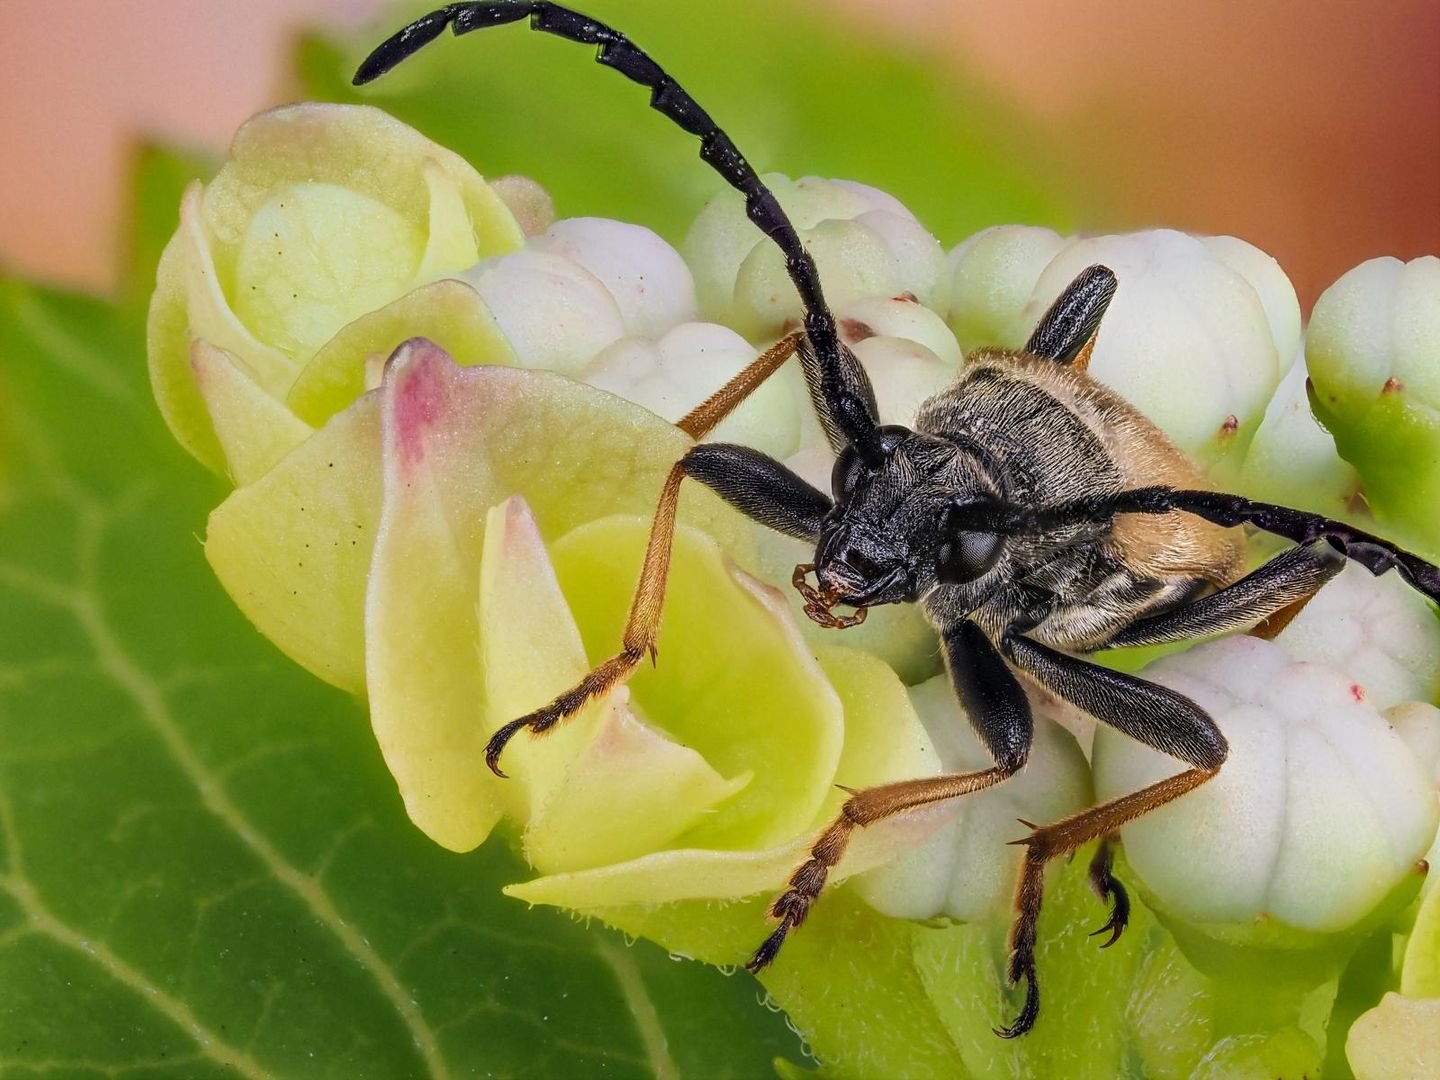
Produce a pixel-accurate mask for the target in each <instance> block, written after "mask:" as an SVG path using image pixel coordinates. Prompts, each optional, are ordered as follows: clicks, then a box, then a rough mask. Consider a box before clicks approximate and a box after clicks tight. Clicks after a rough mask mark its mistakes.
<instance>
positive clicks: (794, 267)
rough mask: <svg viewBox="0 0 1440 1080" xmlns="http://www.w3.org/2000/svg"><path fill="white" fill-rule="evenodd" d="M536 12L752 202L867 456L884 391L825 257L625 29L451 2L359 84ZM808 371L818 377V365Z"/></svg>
mask: <svg viewBox="0 0 1440 1080" xmlns="http://www.w3.org/2000/svg"><path fill="white" fill-rule="evenodd" d="M527 15H528V16H529V17H530V29H532V30H538V31H541V32H543V33H546V34H554V35H556V36H557V37H562V38H566V39H568V40H570V41H576V42H579V43H580V44H582V45H596V46H599V51H598V52H597V54H596V56H595V60H596V62H597V63H599V64H603V65H604V66H606V67H610V68H614V69H615V70H616V71H618V72H620V74H622V75H624V76H625V77H626V78H628V79H631V80H633V81H634V82H637V83H639V84H640V85H642V86H647V87H649V88H650V107H651V108H653V109H655V110H656V111H657V112H659V113H661V114H662V115H664V116H666V117H668V118H669V119H671V120H673V121H674V122H675V123H676V124H678V125H679V126H680V127H681V128H683V129H684V130H686V131H688V132H689V133H690V134H691V135H695V136H697V137H699V139H700V157H701V159H702V160H704V161H705V162H706V163H707V164H708V165H709V166H710V167H711V168H712V169H714V170H715V171H716V172H717V173H719V174H720V175H721V177H723V178H724V180H725V182H726V183H728V184H729V185H730V186H731V187H733V188H735V189H736V190H737V191H739V192H740V193H741V194H742V195H744V196H745V213H746V215H747V216H748V217H749V218H750V220H751V221H753V222H754V223H755V224H756V225H757V226H758V227H759V228H760V229H761V231H762V232H764V233H765V235H767V236H768V237H770V239H771V240H773V241H774V242H775V244H776V245H777V246H778V247H779V248H780V251H781V252H782V253H783V254H784V256H785V269H786V271H787V272H788V273H789V275H790V280H791V281H793V282H794V283H795V289H796V291H797V292H798V293H799V294H800V300H801V303H803V304H804V306H805V332H806V334H807V335H809V338H810V344H811V346H812V347H813V349H814V353H815V360H816V364H815V366H816V368H818V371H817V372H816V373H815V375H816V378H815V380H814V381H815V383H816V386H815V389H816V390H818V391H819V393H818V395H813V396H818V397H819V398H820V399H821V400H823V402H824V404H825V407H826V410H827V411H828V413H829V419H831V420H832V421H833V427H834V429H835V430H836V432H837V433H838V434H839V435H841V436H843V438H844V439H845V441H846V442H848V443H849V444H850V445H852V446H854V447H856V449H857V450H859V451H861V453H865V452H866V451H867V450H869V448H870V444H871V442H872V441H873V437H874V432H875V427H876V423H877V421H876V414H875V395H874V391H873V390H872V388H871V386H870V380H869V379H868V377H867V376H866V375H865V370H864V369H863V368H862V367H861V366H860V364H859V362H858V361H856V360H855V359H854V357H853V355H852V354H850V353H849V352H848V351H845V350H843V349H842V348H841V346H840V341H839V338H838V337H837V335H836V332H835V316H834V315H833V314H831V311H830V308H829V306H828V305H827V304H826V303H825V294H824V292H823V291H822V289H821V287H820V276H819V274H818V273H817V272H816V270H815V260H814V259H813V258H811V256H810V253H809V252H808V251H806V250H805V247H804V245H802V244H801V243H800V236H799V234H798V233H797V232H796V231H795V226H794V225H793V224H791V222H790V219H789V217H788V216H786V214H785V211H784V210H782V209H781V208H780V203H779V201H778V200H777V199H776V198H775V194H774V193H773V192H772V191H771V190H770V189H769V188H768V187H766V186H765V183H764V182H763V181H762V180H761V179H760V177H759V176H758V175H757V174H756V172H755V170H754V169H753V168H752V167H751V165H750V163H749V162H748V161H746V160H745V157H744V155H742V154H741V153H740V151H739V150H737V149H736V147H735V144H734V143H733V142H731V141H730V137H729V136H728V135H726V134H725V132H723V131H721V130H720V127H719V125H717V124H716V123H715V121H714V120H712V119H711V118H710V114H709V113H707V112H706V111H705V110H704V109H702V108H701V107H700V106H699V105H697V104H696V103H695V99H694V98H692V97H691V96H690V95H689V94H688V93H686V91H685V90H684V89H683V88H682V87H681V86H680V84H679V83H677V82H676V81H675V80H674V79H673V78H671V77H670V76H669V75H668V74H667V73H666V72H665V70H664V69H663V68H661V66H660V65H659V64H657V63H656V62H655V61H654V60H652V59H651V58H650V56H649V54H648V53H646V52H645V51H644V50H643V49H641V48H639V47H638V46H637V45H635V44H634V43H633V42H631V41H630V39H629V38H627V37H626V36H625V35H624V34H622V33H621V32H620V31H618V30H615V29H613V28H612V27H610V26H607V25H605V24H604V23H602V22H600V21H598V20H596V19H592V18H590V17H589V16H588V15H582V14H580V13H579V12H576V11H572V10H570V9H569V8H565V7H561V6H560V5H559V4H553V3H549V2H548V0H489V2H480V3H467V4H450V5H448V6H447V7H443V8H440V9H439V10H438V11H432V12H431V13H430V14H428V15H425V16H423V17H421V18H419V19H416V20H415V21H414V22H412V23H411V24H410V25H409V26H407V27H405V28H404V29H403V30H401V31H400V32H399V33H397V34H395V35H393V36H392V37H390V38H389V39H388V40H386V41H385V42H383V43H382V44H381V45H380V46H379V47H378V48H376V49H375V51H374V52H372V53H371V54H370V55H369V56H368V57H366V58H365V62H364V63H362V64H361V65H360V68H359V70H358V71H356V73H355V79H354V83H355V85H356V86H361V85H364V84H365V83H368V82H370V81H371V80H372V79H377V78H379V77H380V76H381V75H383V74H385V73H386V72H387V71H389V70H390V69H391V68H393V67H395V66H396V65H397V64H399V63H400V62H401V61H402V60H405V59H406V58H407V57H410V56H413V55H414V54H415V53H416V52H418V51H419V50H420V49H422V48H424V47H425V46H426V45H428V44H429V43H430V42H432V41H434V40H435V39H436V38H437V37H439V36H440V35H441V34H442V33H443V32H444V30H445V28H446V27H447V26H449V27H451V28H452V29H453V31H454V33H455V35H456V36H457V37H458V36H459V35H461V34H467V33H469V32H470V31H472V30H484V29H486V28H488V27H491V26H501V25H504V24H505V23H512V22H518V21H519V20H520V19H523V18H524V17H525V16H527ZM802 359H803V357H802ZM806 366H807V377H809V376H810V375H811V372H810V371H809V370H808V368H809V366H810V365H808V364H807V365H806ZM824 419H825V417H824V416H823V415H822V420H824ZM828 426H829V425H827V427H828Z"/></svg>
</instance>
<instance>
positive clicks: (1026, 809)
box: [856, 675, 1091, 922]
mask: <svg viewBox="0 0 1440 1080" xmlns="http://www.w3.org/2000/svg"><path fill="white" fill-rule="evenodd" d="M910 700H911V702H913V703H914V705H915V711H916V712H917V713H919V715H920V719H921V721H922V722H923V723H924V724H925V730H926V731H927V732H929V734H930V738H931V741H932V742H934V744H935V749H936V752H937V753H938V754H939V755H940V766H941V769H942V770H943V771H944V772H957V773H958V772H976V771H979V770H981V769H988V768H990V767H991V766H993V765H994V764H995V762H994V759H993V758H992V757H991V756H990V754H989V752H988V751H987V750H986V749H985V746H984V744H983V743H982V742H981V741H980V738H979V736H978V735H976V734H975V730H974V728H973V727H972V726H971V724H970V721H969V718H968V717H966V715H965V712H964V710H963V709H962V708H961V707H960V704H959V702H958V701H956V700H955V690H954V688H953V687H952V686H951V684H950V678H949V676H947V675H937V676H935V678H933V679H930V680H929V681H927V682H924V683H921V684H920V685H919V686H915V687H911V689H910ZM1032 704H1033V705H1035V706H1036V713H1037V715H1036V719H1037V721H1038V722H1037V723H1036V725H1035V742H1034V745H1033V747H1032V748H1031V751H1030V759H1029V760H1028V761H1027V762H1026V764H1025V768H1024V769H1022V770H1021V771H1020V772H1019V773H1018V774H1016V775H1015V776H1013V777H1011V778H1010V779H1009V780H1007V781H1005V782H1004V783H1003V784H1000V785H999V786H997V787H994V788H990V789H989V790H986V791H981V792H977V793H975V794H973V795H967V796H965V797H964V798H962V799H956V800H954V806H953V808H952V812H951V814H950V816H949V820H948V821H947V822H946V823H945V824H944V825H942V826H941V827H940V829H939V830H937V831H936V833H935V835H934V836H933V837H931V838H930V839H929V840H927V841H926V842H925V843H924V844H922V845H921V846H920V847H918V848H916V849H915V850H914V851H911V852H909V853H908V854H906V855H903V856H901V857H900V858H898V859H896V860H895V861H894V862H891V863H887V864H886V865H885V866H882V867H879V868H878V869H875V870H872V871H870V872H869V873H867V874H864V875H862V876H861V877H860V878H859V879H858V880H857V881H856V889H857V890H858V891H859V893H860V895H861V896H862V897H864V899H865V900H866V902H868V903H869V904H870V905H871V906H872V907H874V908H875V909H876V910H878V911H880V912H881V913H882V914H885V915H893V916H895V917H896V918H902V919H931V918H935V917H936V916H945V917H947V918H951V919H957V920H961V921H965V922H982V921H985V920H989V919H1001V918H1004V917H1005V915H1006V914H1007V913H1008V912H1009V911H1010V910H1011V907H1012V901H1013V897H1014V893H1015V878H1016V876H1017V875H1018V873H1019V869H1020V859H1021V857H1022V855H1023V851H1022V849H1021V848H1019V847H1017V846H1014V845H1013V844H1011V841H1013V840H1019V839H1022V838H1023V837H1024V835H1025V834H1026V832H1027V831H1028V830H1027V829H1026V828H1025V826H1024V825H1021V824H1020V823H1019V822H1020V821H1037V822H1043V821H1058V820H1059V819H1060V818H1063V817H1065V816H1067V815H1069V814H1072V813H1074V812H1075V811H1077V810H1081V809H1084V807H1086V806H1087V805H1089V804H1090V802H1091V789H1090V766H1089V763H1088V762H1086V760H1085V755H1084V753H1083V752H1081V750H1080V747H1079V745H1078V744H1077V743H1076V741H1075V738H1074V736H1072V735H1071V734H1070V733H1069V732H1068V731H1066V730H1065V729H1064V728H1063V727H1061V726H1060V725H1058V724H1055V723H1052V722H1050V719H1049V717H1048V716H1047V714H1046V710H1047V708H1048V706H1047V704H1046V703H1045V701H1044V700H1042V699H1041V698H1040V697H1039V696H1038V695H1036V696H1034V697H1033V698H1032Z"/></svg>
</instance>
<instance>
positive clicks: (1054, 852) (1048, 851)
mask: <svg viewBox="0 0 1440 1080" xmlns="http://www.w3.org/2000/svg"><path fill="white" fill-rule="evenodd" d="M1219 771H1220V770H1219V768H1218V767H1217V768H1213V769H1187V770H1186V771H1185V772H1182V773H1178V774H1176V775H1175V776H1170V777H1167V778H1166V779H1164V780H1161V781H1160V782H1159V783H1156V784H1151V785H1150V786H1149V787H1146V788H1141V789H1140V790H1139V791H1135V792H1131V793H1130V794H1129V795H1122V796H1121V797H1120V798H1118V799H1112V800H1111V801H1110V802H1107V803H1101V804H1100V805H1099V806H1092V807H1091V808H1090V809H1088V810H1082V811H1080V812H1079V813H1078V814H1072V815H1070V816H1069V817H1067V818H1062V819H1061V820H1060V821H1057V822H1054V823H1053V824H1050V825H1046V826H1043V827H1042V828H1038V829H1036V830H1035V831H1034V832H1032V833H1031V834H1030V835H1029V836H1027V837H1025V839H1023V840H1015V841H1013V843H1015V844H1020V845H1023V846H1024V848H1025V858H1024V860H1023V862H1022V863H1021V865H1020V880H1019V881H1018V882H1017V883H1016V886H1015V922H1014V923H1013V924H1012V925H1011V927H1010V967H1009V971H1008V973H1007V974H1008V976H1009V979H1010V982H1011V983H1012V984H1016V983H1018V982H1019V981H1020V980H1021V979H1022V978H1023V979H1024V980H1025V1006H1024V1008H1023V1009H1022V1010H1021V1012H1020V1015H1019V1016H1018V1017H1016V1018H1015V1022H1014V1023H1013V1024H1011V1025H1010V1026H1009V1027H1007V1028H996V1029H995V1034H996V1035H999V1036H1000V1037H1001V1038H1004V1039H1013V1038H1015V1037H1016V1036H1017V1035H1023V1034H1025V1033H1026V1032H1027V1031H1029V1030H1030V1029H1031V1028H1032V1027H1033V1026H1034V1025H1035V1017H1036V1016H1037V1015H1039V1012H1040V994H1039V991H1038V990H1037V989H1036V985H1035V941H1036V928H1037V925H1038V923H1039V919H1040V903H1041V901H1042V900H1043V899H1044V895H1045V866H1046V864H1047V863H1049V862H1050V861H1051V860H1052V859H1057V858H1059V857H1060V856H1062V855H1068V854H1070V853H1071V852H1073V851H1074V850H1076V849H1077V848H1079V847H1080V846H1081V845H1082V844H1086V843H1088V842H1089V841H1091V840H1095V839H1099V838H1101V837H1109V836H1110V835H1111V834H1113V833H1115V832H1116V831H1117V830H1118V829H1119V828H1120V827H1121V826H1122V825H1124V824H1125V823H1126V822H1129V821H1134V820H1135V819H1136V818H1138V817H1140V816H1142V815H1144V814H1148V813H1149V812H1150V811H1152V810H1156V809H1158V808H1159V807H1162V806H1164V805H1165V804H1166V803H1168V802H1174V801H1175V800H1176V799H1178V798H1180V796H1182V795H1184V794H1185V793H1186V792H1189V791H1193V790H1194V789H1195V788H1197V787H1199V786H1200V785H1201V784H1203V783H1205V781H1206V780H1209V779H1210V778H1211V777H1212V776H1214V775H1215V774H1216V773H1217V772H1219ZM1097 860H1098V856H1097ZM1093 870H1094V867H1093V864H1092V881H1093ZM1106 873H1107V874H1108V867H1107V868H1106ZM1104 929H1111V930H1113V929H1114V928H1113V927H1111V926H1109V925H1108V924H1107V926H1106V927H1105V928H1104ZM1111 940H1112V941H1113V940H1114V938H1113V937H1112V939H1111ZM1107 944H1108V943H1107Z"/></svg>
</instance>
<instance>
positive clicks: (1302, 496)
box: [1238, 354, 1360, 519]
mask: <svg viewBox="0 0 1440 1080" xmlns="http://www.w3.org/2000/svg"><path fill="white" fill-rule="evenodd" d="M1306 381H1307V373H1306V368H1305V358H1304V356H1303V354H1302V355H1301V356H1299V357H1298V358H1297V359H1296V360H1295V362H1294V363H1293V364H1292V365H1291V367H1290V370H1289V371H1288V372H1286V373H1285V377H1284V378H1283V379H1281V380H1280V385H1279V386H1278V387H1277V388H1276V390H1275V396H1274V397H1272V398H1271V399H1270V404H1269V405H1268V406H1266V408H1265V418H1264V419H1263V420H1262V421H1261V422H1260V429H1259V430H1258V431H1257V432H1255V438H1254V439H1253V440H1251V442H1250V448H1249V449H1248V450H1247V451H1246V453H1245V461H1244V464H1243V465H1242V466H1241V469H1240V475H1239V477H1238V488H1239V489H1240V490H1241V491H1242V492H1243V493H1244V494H1246V495H1248V496H1250V497H1251V498H1254V499H1259V500H1261V501H1262V502H1273V503H1280V504H1282V505H1285V506H1293V507H1297V508H1299V509H1302V510H1310V511H1313V512H1314V513H1317V514H1324V515H1325V516H1326V517H1333V518H1341V519H1346V518H1349V519H1353V518H1354V516H1355V511H1354V504H1355V494H1356V492H1357V491H1358V489H1359V487H1360V475H1359V474H1358V473H1357V472H1356V471H1355V469H1354V467H1353V466H1352V465H1350V464H1349V463H1348V462H1346V461H1345V460H1344V459H1343V458H1341V457H1340V453H1339V451H1337V450H1336V449H1335V439H1334V438H1333V437H1332V436H1331V434H1330V433H1329V432H1328V431H1326V430H1325V429H1324V428H1323V427H1321V426H1320V422H1319V421H1318V420H1316V419H1315V414H1314V412H1312V411H1311V409H1310V397H1309V394H1308V393H1307V392H1306V389H1305V384H1306Z"/></svg>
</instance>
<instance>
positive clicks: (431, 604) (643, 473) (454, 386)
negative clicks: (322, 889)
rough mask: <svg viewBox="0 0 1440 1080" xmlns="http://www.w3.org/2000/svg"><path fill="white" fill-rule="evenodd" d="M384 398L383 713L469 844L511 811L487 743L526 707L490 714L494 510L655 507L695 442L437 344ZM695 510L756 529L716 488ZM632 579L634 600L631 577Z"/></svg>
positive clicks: (406, 757) (378, 601)
mask: <svg viewBox="0 0 1440 1080" xmlns="http://www.w3.org/2000/svg"><path fill="white" fill-rule="evenodd" d="M382 398H383V401H384V402H385V405H384V423H383V430H384V446H385V462H386V468H385V474H386V496H385V506H386V509H385V513H384V515H383V520H382V528H381V531H380V533H379V534H377V543H376V549H375V561H374V565H373V567H372V569H371V574H370V593H369V598H368V602H367V607H366V645H367V673H368V677H369V680H370V696H371V719H372V722H373V723H374V724H375V727H376V731H377V733H378V734H379V735H380V740H381V746H382V749H383V750H384V751H385V755H386V762H387V764H388V765H389V766H390V769H391V772H392V773H393V774H394V775H395V778H396V782H397V783H398V785H399V787H400V790H401V792H402V794H403V795H404V797H405V801H406V807H407V809H408V810H409V812H410V814H411V817H412V818H413V819H414V820H415V822H416V824H417V825H419V826H420V827H421V828H422V829H424V830H425V831H426V832H427V833H429V834H430V835H431V836H432V837H434V838H435V839H436V840H438V841H439V842H441V843H443V844H445V845H446V846H449V847H452V848H455V849H457V850H463V849H465V848H468V847H473V846H474V845H475V844H478V843H479V842H480V841H481V840H483V839H484V836H485V834H486V832H488V830H489V828H490V825H491V824H492V823H493V820H494V817H495V815H496V814H498V812H499V804H491V803H488V802H487V801H486V800H487V798H488V796H487V794H486V793H487V792H489V791H492V790H493V786H494V785H495V784H497V783H499V781H498V780H497V779H496V778H495V777H493V776H491V775H490V774H489V772H488V770H487V769H486V767H485V764H484V761H483V749H484V745H485V742H486V740H487V739H488V736H489V733H490V731H491V730H493V729H494V728H495V727H497V726H498V725H499V724H500V723H502V722H504V721H506V720H509V719H512V718H513V716H512V713H511V709H510V708H507V710H506V712H505V714H504V715H503V716H497V715H496V714H495V712H494V711H492V710H489V709H487V708H486V706H485V702H484V680H483V678H482V673H481V667H480V658H479V657H480V653H479V650H481V649H482V647H483V646H482V644H481V640H480V633H481V630H480V624H479V616H478V615H477V611H476V589H477V586H478V585H479V583H480V581H481V563H482V554H483V544H484V534H485V526H486V521H487V517H488V516H489V511H490V509H491V508H492V507H494V506H497V505H499V504H501V503H503V502H504V501H505V500H506V498H507V497H508V496H509V495H510V494H512V493H515V492H520V493H522V494H524V495H526V496H527V500H528V502H529V504H530V506H531V507H532V508H533V510H534V512H535V518H536V521H537V522H538V528H539V530H540V532H541V534H542V535H543V534H546V533H549V534H550V535H552V536H553V535H554V534H555V533H557V532H561V531H568V530H569V529H571V528H573V527H574V526H575V525H576V524H577V523H578V522H580V521H585V520H588V519H589V518H590V517H593V516H595V515H596V514H597V513H601V512H604V511H608V510H612V509H621V510H629V511H631V512H634V511H637V510H640V509H642V508H644V509H648V508H649V507H650V505H651V504H652V503H653V501H654V499H655V497H656V494H657V493H658V491H659V489H660V487H661V482H662V479H663V477H664V475H665V473H666V472H667V471H668V469H669V467H670V465H671V464H672V462H673V461H674V460H675V459H676V458H678V457H679V456H680V455H681V454H682V453H683V452H684V449H685V447H686V446H688V445H689V440H688V439H687V438H686V437H685V436H684V435H683V434H681V433H680V432H679V431H678V430H676V429H675V428H672V427H670V426H669V425H668V424H665V423H663V422H662V421H660V420H657V419H655V418H654V417H652V416H650V415H649V414H648V413H646V412H644V410H642V409H639V408H638V407H636V406H632V405H629V404H627V403H625V402H622V401H619V400H618V399H616V398H613V397H610V396H609V395H607V394H602V393H600V392H598V391H595V390H592V389H590V388H589V387H585V386H582V385H579V384H577V383H573V382H571V381H570V380H568V379H565V378H562V377H560V376H557V375H552V374H550V373H547V372H528V371H521V370H517V369H514V368H499V367H490V366H479V367H471V368H460V367H457V366H456V365H455V364H454V363H453V362H452V361H451V360H450V358H449V357H448V356H447V355H446V354H445V353H444V352H443V351H442V350H441V349H439V348H438V347H437V346H436V345H434V344H433V343H431V342H429V341H426V340H424V339H416V340H413V341H410V342H407V343H406V344H404V345H402V346H401V347H400V349H398V350H397V351H396V353H395V355H394V356H393V357H392V358H391V360H390V362H389V364H388V365H387V369H386V376H385V384H384V387H383V389H382ZM689 509H690V512H691V516H693V517H695V518H697V519H698V520H703V521H707V522H708V523H710V524H712V526H713V527H716V528H717V529H718V531H720V532H721V533H722V534H728V535H730V536H731V537H735V536H738V535H743V534H742V533H740V532H739V530H740V528H741V527H742V526H741V525H740V523H739V522H738V520H735V519H737V515H736V514H735V513H734V511H732V510H730V509H729V508H728V507H723V506H721V505H720V504H719V503H718V500H715V499H714V498H713V497H708V496H707V497H705V498H701V499H697V500H694V502H692V503H691V505H690V508H689ZM727 522H728V524H727ZM641 528H642V529H643V525H642V526H641ZM426 564H428V565H426ZM682 565H683V563H682ZM601 576H604V575H603V574H602V575H601ZM562 577H563V575H562ZM631 580H633V579H631ZM616 584H617V587H618V588H620V589H622V590H625V591H626V594H627V595H626V599H627V602H628V589H629V588H630V582H629V581H623V582H617V583H616ZM612 632H613V631H612ZM606 645H607V646H609V647H611V648H613V647H614V641H613V640H612V641H607V642H606ZM560 660H561V661H562V668H561V672H560V673H561V674H569V673H572V672H573V671H574V670H575V669H576V665H575V664H574V662H573V657H572V660H571V662H570V663H569V664H568V665H564V664H563V660H564V657H563V654H562V656H561V657H560ZM567 667H568V670H566V668H567ZM556 681H558V677H557V679H556ZM545 689H546V690H550V687H548V686H547V687H545ZM546 697H548V694H542V695H541V700H535V701H533V702H531V703H530V704H529V705H528V708H534V707H536V706H538V705H541V704H544V699H545V698H546ZM712 764H714V762H712ZM722 771H723V770H722ZM508 788H509V789H510V791H512V792H513V796H514V797H515V798H517V799H519V798H521V797H522V789H521V788H520V787H518V786H516V785H515V784H510V785H508ZM505 797H506V798H510V797H511V796H510V795H507V796H505ZM572 857H573V856H572Z"/></svg>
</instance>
